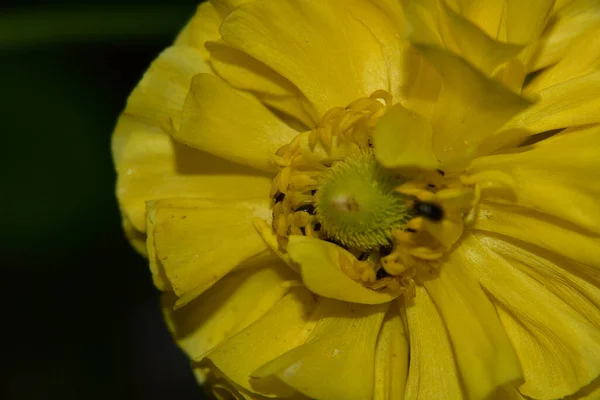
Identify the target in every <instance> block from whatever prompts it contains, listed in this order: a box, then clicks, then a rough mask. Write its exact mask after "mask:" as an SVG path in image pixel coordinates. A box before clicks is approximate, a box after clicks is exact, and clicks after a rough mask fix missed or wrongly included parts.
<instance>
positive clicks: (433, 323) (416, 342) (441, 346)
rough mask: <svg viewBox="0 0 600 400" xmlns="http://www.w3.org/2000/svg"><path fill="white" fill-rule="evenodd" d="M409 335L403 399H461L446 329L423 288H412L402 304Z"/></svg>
mask: <svg viewBox="0 0 600 400" xmlns="http://www.w3.org/2000/svg"><path fill="white" fill-rule="evenodd" d="M406 320H407V326H408V332H409V333H410V365H409V370H408V382H407V384H406V395H405V398H406V399H411V400H413V399H414V400H429V399H436V400H463V399H464V396H463V393H462V391H461V386H460V385H461V384H460V381H459V377H458V373H457V371H456V362H455V360H454V354H453V352H452V344H451V343H450V340H449V339H448V334H447V333H446V327H445V326H444V323H443V321H442V319H441V318H440V315H439V313H438V311H437V310H436V308H435V305H434V304H433V301H432V300H431V298H430V297H429V295H428V294H427V291H426V290H425V288H423V287H421V286H417V287H416V296H415V298H414V302H413V303H412V304H407V305H406Z"/></svg>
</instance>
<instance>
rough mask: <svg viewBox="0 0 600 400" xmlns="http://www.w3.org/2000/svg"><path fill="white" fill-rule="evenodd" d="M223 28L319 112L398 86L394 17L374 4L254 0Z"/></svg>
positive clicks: (229, 38) (227, 38) (227, 37)
mask: <svg viewBox="0 0 600 400" xmlns="http://www.w3.org/2000/svg"><path fill="white" fill-rule="evenodd" d="M367 27H368V28H367ZM221 33H222V34H223V39H224V40H225V41H226V42H227V43H230V44H231V45H233V46H234V47H236V48H238V49H240V50H242V51H244V52H246V53H248V54H249V55H251V56H252V57H254V58H255V59H257V60H259V61H261V62H263V63H264V64H266V65H267V66H269V67H270V68H272V69H273V70H275V71H276V72H278V73H279V74H281V75H282V76H283V77H285V78H287V79H289V80H290V81H291V82H292V83H293V84H294V85H296V86H297V87H298V88H299V89H300V90H301V91H302V93H304V95H305V96H306V97H307V98H308V99H309V101H310V102H311V103H312V104H313V105H314V107H315V108H316V110H317V112H318V113H319V114H320V115H322V114H324V113H325V112H326V111H327V110H329V109H330V108H332V107H334V106H343V105H346V104H349V103H350V102H351V101H353V100H356V99H358V98H361V97H366V96H368V95H370V94H371V93H372V92H374V91H375V90H378V89H386V90H388V91H390V92H392V94H394V92H395V91H396V90H397V87H398V83H399V82H397V81H395V79H396V78H397V74H398V69H397V67H396V65H398V63H399V62H398V61H397V60H398V53H399V46H400V41H399V40H398V35H399V34H398V31H397V29H396V26H395V21H393V20H391V19H390V18H388V17H387V16H386V15H385V14H384V13H383V12H382V10H381V9H379V8H378V7H375V6H373V5H370V4H369V3H368V2H364V1H356V0H331V1H320V2H314V1H311V0H298V1H293V2H291V1H290V2H288V1H261V0H259V1H254V2H252V3H251V4H248V5H247V6H245V7H241V8H238V9H236V10H235V11H234V12H232V13H231V14H230V15H229V16H228V17H227V18H226V20H225V22H224V23H223V25H222V27H221ZM394 61H395V62H394ZM388 65H389V67H388Z"/></svg>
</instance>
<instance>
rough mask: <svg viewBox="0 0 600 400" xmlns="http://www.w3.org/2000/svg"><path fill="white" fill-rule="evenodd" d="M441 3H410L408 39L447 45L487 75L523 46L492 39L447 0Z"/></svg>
mask: <svg viewBox="0 0 600 400" xmlns="http://www.w3.org/2000/svg"><path fill="white" fill-rule="evenodd" d="M433 3H435V2H433ZM438 4H439V6H438V5H436V4H427V3H411V5H410V6H409V7H408V10H407V19H408V21H409V35H408V39H409V40H410V41H411V42H413V43H417V44H424V45H429V46H436V47H440V48H445V49H447V50H449V51H451V52H452V53H454V54H456V55H459V56H461V57H463V58H464V59H465V60H467V61H468V62H470V63H471V64H472V65H473V66H475V67H476V68H478V69H479V70H480V71H482V72H483V73H484V74H485V75H487V76H491V75H492V72H494V70H495V69H496V68H497V67H498V66H500V65H501V64H503V63H505V62H506V61H508V60H509V59H511V58H513V57H515V56H516V55H517V54H518V53H519V52H520V51H521V50H522V49H523V45H516V44H509V43H503V42H499V41H497V40H494V39H492V37H490V36H488V34H487V33H485V32H484V31H483V30H481V29H480V28H479V27H478V26H477V25H475V24H474V23H472V22H471V21H469V20H467V19H466V18H464V17H463V16H461V15H459V14H457V13H456V12H455V11H453V10H452V9H451V8H450V7H449V6H448V5H446V3H445V2H444V1H439V2H438ZM523 77H524V75H523Z"/></svg>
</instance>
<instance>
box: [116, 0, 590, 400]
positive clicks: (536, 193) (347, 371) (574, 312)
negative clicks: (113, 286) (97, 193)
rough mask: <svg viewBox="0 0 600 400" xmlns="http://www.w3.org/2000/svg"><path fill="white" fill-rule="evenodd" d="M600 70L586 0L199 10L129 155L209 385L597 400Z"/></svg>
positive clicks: (140, 217) (129, 131) (129, 130)
mask: <svg viewBox="0 0 600 400" xmlns="http://www.w3.org/2000/svg"><path fill="white" fill-rule="evenodd" d="M599 59H600V5H599V4H598V3H597V1H596V0H563V1H560V0H559V1H556V2H555V1H551V0H535V1H534V0H532V1H520V2H514V1H501V0H496V1H494V0H485V1H484V0H465V1H460V2H454V1H447V2H444V1H442V0H426V1H415V2H410V1H405V2H401V1H396V0H327V1H313V0H212V1H210V2H208V3H204V4H202V5H200V7H199V8H198V12H197V14H196V15H195V16H194V18H193V19H192V20H191V21H190V23H189V24H188V25H187V26H186V27H185V29H184V30H183V32H182V33H181V34H180V35H179V37H178V38H177V40H176V41H175V43H174V45H173V46H171V47H169V48H168V49H166V50H165V51H164V52H163V53H162V54H161V55H160V56H159V57H158V59H157V60H156V61H155V62H154V63H153V64H152V66H151V67H150V69H149V70H148V72H147V73H146V74H145V76H144V77H143V79H142V81H141V82H140V83H139V85H138V86H137V88H136V89H135V90H134V92H133V93H132V95H131V97H130V98H129V101H128V103H127V107H126V110H125V111H124V112H123V114H122V116H121V117H120V119H119V122H118V125H117V128H116V130H115V133H114V138H113V154H114V159H115V163H116V166H117V171H118V176H119V178H118V188H117V191H118V198H119V201H120V204H121V209H122V213H123V224H124V228H125V231H126V233H127V235H128V237H129V238H130V240H131V242H132V243H133V245H134V246H135V247H136V248H137V249H138V250H139V251H140V252H142V253H144V254H146V255H147V256H148V259H149V263H150V268H151V271H152V276H153V279H154V282H155V284H156V286H157V287H158V288H159V289H161V290H163V291H165V292H166V294H165V296H164V310H165V314H166V316H167V322H168V324H169V326H170V329H171V330H172V332H173V335H174V337H175V339H176V340H177V343H178V344H179V345H180V346H181V347H182V349H183V350H184V351H185V352H186V353H187V354H188V356H189V357H190V359H191V360H192V361H193V367H194V369H195V372H196V374H197V376H198V379H199V381H200V382H205V383H206V385H207V386H210V387H212V390H213V393H214V394H215V396H216V397H218V398H250V399H255V398H256V399H258V398H267V397H269V398H273V397H275V398H292V399H296V398H297V399H300V398H316V399H325V400H337V399H339V400H353V399H356V400H364V399H371V398H372V399H392V400H395V399H409V400H412V399H424V400H428V399H488V398H492V399H523V398H534V399H558V398H564V397H565V396H569V398H578V399H583V398H590V399H592V398H595V397H594V396H596V394H595V393H594V392H593V390H594V389H595V387H596V385H597V382H596V383H595V382H594V381H595V380H596V378H597V377H598V376H599V375H600V288H599V285H600V273H599V269H600V200H599V199H600V126H599V125H598V123H599V122H600V112H599V111H600V96H598V93H600V70H599V65H600V64H599V63H598V60H599ZM524 396H525V397H524Z"/></svg>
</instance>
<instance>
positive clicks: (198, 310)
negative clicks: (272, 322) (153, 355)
mask: <svg viewBox="0 0 600 400" xmlns="http://www.w3.org/2000/svg"><path fill="white" fill-rule="evenodd" d="M293 275H294V274H293V272H292V271H291V270H290V269H289V268H288V267H287V266H286V265H284V264H283V263H281V262H280V261H279V260H277V259H275V260H271V261H270V262H266V263H265V266H264V267H262V266H261V267H259V268H250V269H244V270H241V271H235V272H233V273H231V274H229V275H227V276H225V277H224V278H223V279H221V280H220V281H219V282H217V283H216V284H215V285H214V286H213V287H211V288H210V289H208V290H207V291H206V292H205V293H203V294H202V295H200V296H199V297H198V298H196V299H195V300H193V301H192V302H190V303H189V304H187V305H185V306H183V307H181V308H179V309H177V310H173V306H174V305H175V304H176V300H177V298H176V296H173V295H172V294H170V295H165V296H166V297H165V299H164V301H163V310H164V313H165V316H166V319H167V322H168V323H169V327H170V329H171V332H172V334H173V336H174V337H175V340H176V341H177V343H178V344H179V346H180V347H181V348H182V349H183V350H184V351H185V352H186V354H187V355H188V357H190V358H191V359H192V360H195V361H200V360H201V359H202V358H204V356H205V355H206V354H207V353H208V352H209V351H211V350H212V349H214V348H215V347H216V346H219V345H220V344H221V343H223V342H224V341H225V340H227V339H229V338H230V337H232V336H234V335H235V334H237V333H238V332H240V331H241V330H242V329H244V328H246V327H247V326H249V325H250V324H252V323H253V322H254V321H256V320H258V319H259V318H260V317H262V316H263V315H264V314H265V313H266V312H267V311H269V310H270V309H271V308H272V307H273V306H274V305H275V304H276V303H277V302H278V301H279V300H280V299H281V298H282V297H283V296H284V295H285V293H286V292H287V291H288V287H287V285H286V282H287V281H288V280H290V279H293ZM248 299H252V301H248Z"/></svg>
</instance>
